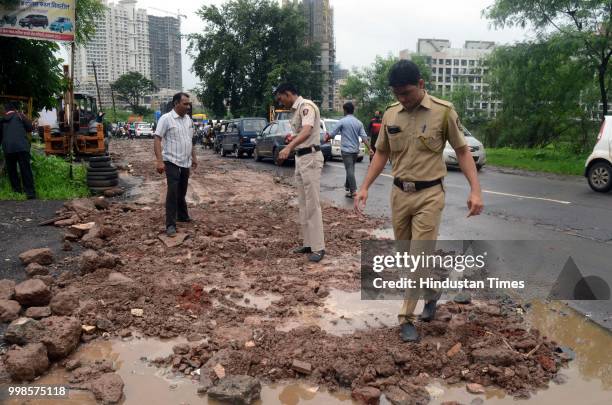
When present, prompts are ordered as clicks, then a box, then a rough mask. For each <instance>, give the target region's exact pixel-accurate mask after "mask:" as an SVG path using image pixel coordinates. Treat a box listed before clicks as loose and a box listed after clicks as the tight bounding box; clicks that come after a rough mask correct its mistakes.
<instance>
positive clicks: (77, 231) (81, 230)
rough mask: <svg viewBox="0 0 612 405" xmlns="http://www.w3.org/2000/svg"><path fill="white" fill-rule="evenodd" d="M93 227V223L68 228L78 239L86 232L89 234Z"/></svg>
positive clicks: (94, 224)
mask: <svg viewBox="0 0 612 405" xmlns="http://www.w3.org/2000/svg"><path fill="white" fill-rule="evenodd" d="M94 226H96V223H95V222H87V223H85V224H78V225H72V226H71V227H70V232H71V233H73V234H75V235H77V236H78V237H79V238H80V237H82V236H83V235H85V234H86V233H87V232H89V230H90V229H92V228H93V227H94Z"/></svg>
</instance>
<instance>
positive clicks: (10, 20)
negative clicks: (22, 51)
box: [0, 14, 17, 27]
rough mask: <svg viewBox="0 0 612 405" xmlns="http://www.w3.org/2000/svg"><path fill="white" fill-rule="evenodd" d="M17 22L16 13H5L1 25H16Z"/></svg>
mask: <svg viewBox="0 0 612 405" xmlns="http://www.w3.org/2000/svg"><path fill="white" fill-rule="evenodd" d="M15 24H17V16H16V15H8V14H7V15H3V16H2V18H0V27H2V26H4V25H10V26H12V27H14V26H15Z"/></svg>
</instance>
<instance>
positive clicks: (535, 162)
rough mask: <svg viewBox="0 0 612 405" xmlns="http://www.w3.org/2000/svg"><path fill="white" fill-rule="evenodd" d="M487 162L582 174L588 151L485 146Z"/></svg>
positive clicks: (495, 164) (518, 167) (557, 172)
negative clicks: (579, 152)
mask: <svg viewBox="0 0 612 405" xmlns="http://www.w3.org/2000/svg"><path fill="white" fill-rule="evenodd" d="M486 151H487V164H490V165H492V166H502V167H511V168H514V169H524V170H531V171H536V172H547V173H556V174H574V175H578V176H582V175H583V174H584V163H585V161H586V159H587V157H588V156H589V154H588V153H584V154H576V153H571V152H570V151H566V150H557V149H553V148H545V149H513V148H487V150H486Z"/></svg>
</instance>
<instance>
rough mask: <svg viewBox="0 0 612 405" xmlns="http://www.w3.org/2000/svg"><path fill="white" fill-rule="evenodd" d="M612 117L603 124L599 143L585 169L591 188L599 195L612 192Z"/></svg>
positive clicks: (598, 139) (598, 138)
mask: <svg viewBox="0 0 612 405" xmlns="http://www.w3.org/2000/svg"><path fill="white" fill-rule="evenodd" d="M611 120H612V116H607V117H606V118H605V120H604V122H603V123H602V124H601V128H600V130H599V135H598V136H597V143H596V144H595V147H594V148H593V152H592V153H591V155H590V156H589V157H588V158H587V160H586V163H585V168H584V175H585V176H586V178H587V180H588V182H589V186H591V188H592V189H593V190H594V191H597V192H599V193H607V192H608V191H610V190H612V125H611Z"/></svg>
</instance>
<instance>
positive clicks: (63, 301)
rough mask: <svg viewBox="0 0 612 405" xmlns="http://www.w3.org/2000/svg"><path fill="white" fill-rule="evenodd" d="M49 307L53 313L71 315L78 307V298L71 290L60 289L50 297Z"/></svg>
mask: <svg viewBox="0 0 612 405" xmlns="http://www.w3.org/2000/svg"><path fill="white" fill-rule="evenodd" d="M49 307H50V308H51V312H53V314H54V315H71V314H72V313H73V312H74V310H75V309H77V308H78V307H79V298H78V297H77V295H76V294H75V293H73V292H68V291H62V292H60V293H58V294H56V295H55V296H54V297H53V298H51V303H50V304H49Z"/></svg>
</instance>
